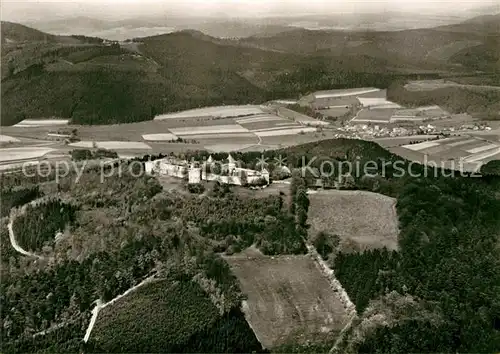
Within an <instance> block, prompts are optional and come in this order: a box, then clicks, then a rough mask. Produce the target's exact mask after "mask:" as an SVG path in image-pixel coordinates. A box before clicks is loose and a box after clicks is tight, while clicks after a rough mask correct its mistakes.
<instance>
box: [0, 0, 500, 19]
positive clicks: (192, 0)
mask: <svg viewBox="0 0 500 354" xmlns="http://www.w3.org/2000/svg"><path fill="white" fill-rule="evenodd" d="M482 5H484V6H491V5H496V6H498V9H499V12H500V0H418V1H414V0H145V1H141V0H101V1H97V0H64V1H60V0H43V1H38V0H6V1H2V3H1V17H2V19H3V20H10V21H33V20H50V19H56V18H64V17H69V16H89V17H94V18H99V19H117V18H132V17H139V16H157V15H161V14H166V13H176V14H178V15H184V16H207V15H221V14H225V15H227V16H235V17H254V16H274V15H284V14H289V15H297V14H310V13H314V14H327V13H342V12H350V13H352V12H354V13H355V12H365V13H366V12H379V11H388V10H391V11H409V12H412V11H418V12H429V13H449V12H450V11H454V12H460V11H462V10H466V9H470V8H474V7H478V6H482Z"/></svg>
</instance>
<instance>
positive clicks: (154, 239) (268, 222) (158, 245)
mask: <svg viewBox="0 0 500 354" xmlns="http://www.w3.org/2000/svg"><path fill="white" fill-rule="evenodd" d="M123 168H124V171H125V172H124V174H123V175H122V177H121V178H109V179H106V180H105V181H104V182H103V183H101V181H100V176H99V170H98V169H94V168H90V169H88V170H86V171H85V173H84V174H83V175H82V176H81V179H80V180H79V182H78V184H75V183H73V180H74V178H75V176H67V177H65V179H63V180H61V181H59V183H58V188H57V191H58V196H59V198H60V199H53V200H52V199H48V201H45V202H42V203H39V204H37V205H36V206H31V205H30V206H28V207H26V208H25V211H24V213H22V214H21V215H19V216H17V217H16V219H15V221H14V230H15V235H16V236H15V237H16V239H17V240H18V242H19V243H20V244H21V245H22V246H23V247H24V248H26V249H33V250H39V249H40V248H41V247H42V246H50V247H44V249H43V256H44V258H43V259H41V260H37V261H36V262H33V261H32V260H31V261H30V260H29V259H26V261H25V260H24V258H23V257H19V255H18V254H17V253H16V252H15V251H13V249H12V248H9V247H8V245H9V241H8V234H7V232H6V229H4V228H2V229H1V230H0V231H1V235H2V256H4V255H5V257H2V269H6V268H7V269H10V272H8V273H6V275H5V276H3V277H2V283H1V285H0V286H1V288H0V289H1V301H2V313H1V315H2V317H1V318H2V324H3V328H4V330H3V331H2V351H3V352H6V353H11V352H33V351H39V352H44V351H56V352H60V351H75V350H77V348H80V350H85V351H89V352H91V351H97V352H100V351H103V350H105V351H108V350H111V351H121V350H123V348H124V347H116V346H115V347H113V346H110V345H111V344H110V343H113V340H112V339H107V341H108V342H106V343H108V344H104V342H103V343H101V342H89V343H88V345H87V346H86V347H85V346H84V345H83V343H81V338H82V337H83V332H84V330H85V328H84V326H85V324H87V323H88V320H89V318H90V311H91V309H92V307H93V302H94V301H95V300H96V299H98V298H99V299H102V301H103V302H106V301H109V300H111V299H112V298H114V297H116V296H117V295H119V294H121V293H123V292H124V291H126V290H127V289H129V288H131V287H132V286H134V285H136V284H138V283H139V282H141V281H142V280H143V279H145V277H149V276H151V275H155V276H156V277H158V278H159V279H161V278H169V279H171V278H172V277H174V279H179V281H182V282H183V283H184V284H187V285H186V286H188V290H186V291H188V292H189V293H190V294H191V295H193V291H192V290H189V289H190V288H189V287H199V288H200V289H201V290H200V291H201V292H202V293H203V294H204V295H203V296H205V297H207V299H209V303H210V306H213V307H214V309H215V313H216V314H217V315H215V316H214V315H213V314H211V313H212V312H210V311H204V312H200V314H202V316H204V317H203V318H204V319H206V320H207V321H209V323H208V322H207V325H206V326H202V327H199V326H198V325H199V324H200V321H198V320H196V321H194V320H193V321H194V322H193V323H192V324H196V326H197V327H196V326H195V327H193V328H192V330H186V331H184V330H183V329H181V328H179V329H178V330H177V332H175V334H174V337H172V338H171V339H168V338H167V337H165V341H164V342H162V344H161V345H167V344H166V343H170V344H168V345H169V346H170V347H171V348H173V349H172V350H175V351H181V348H185V350H187V351H198V350H201V348H204V350H209V351H216V352H219V351H230V352H232V351H240V352H250V351H259V350H260V344H258V342H257V341H256V339H255V337H254V336H253V333H252V332H251V330H250V329H249V327H248V324H247V323H246V321H245V320H244V317H243V315H242V313H241V310H240V303H241V299H242V294H241V292H240V290H239V285H238V283H237V281H236V278H235V277H234V276H233V275H232V273H231V272H230V269H229V266H228V265H227V264H226V262H225V261H223V260H222V258H221V257H220V256H219V255H218V253H219V252H227V253H231V252H237V251H238V250H239V249H242V248H245V247H247V246H249V245H250V244H252V243H256V244H257V245H258V247H260V248H261V249H262V250H263V251H264V252H266V253H269V254H279V253H303V252H305V247H304V244H303V241H302V236H303V231H301V232H299V231H298V230H299V228H297V227H296V223H295V219H294V217H293V216H292V215H289V211H288V210H287V209H286V208H285V206H284V204H285V201H284V200H283V199H284V198H283V196H279V195H277V196H269V197H267V198H262V199H252V198H250V199H249V198H244V197H239V196H237V195H236V194H234V193H233V192H232V191H231V189H228V188H227V187H223V186H219V185H217V184H215V185H214V187H213V188H212V189H210V190H208V191H207V193H208V194H207V195H205V196H203V197H201V198H200V196H199V195H198V194H189V193H188V192H186V193H187V194H186V193H181V194H179V193H178V192H165V191H164V192H162V188H161V186H160V185H159V184H158V182H157V181H156V179H154V178H151V177H147V176H143V177H141V178H134V177H133V176H132V173H131V172H132V170H130V169H128V167H127V165H126V164H125V166H124V167H123ZM9 182H12V183H18V181H17V180H11V181H9ZM49 183H50V182H49ZM52 183H55V182H52ZM75 206H78V207H75ZM304 222H305V221H304ZM281 223H286V227H283V225H282V224H281ZM58 231H61V232H62V235H61V237H60V239H59V240H57V239H56V240H54V236H55V234H56V233H57V232H58ZM4 243H5V245H6V246H7V247H5V248H4V247H3V246H4ZM21 260H22V262H21ZM2 274H4V272H2ZM176 281H177V280H176ZM162 293H163V291H162ZM139 295H140V293H139ZM165 295H168V294H165ZM179 296H181V297H184V298H186V300H188V299H189V298H188V297H186V296H184V295H179V294H177V293H176V292H173V293H172V294H171V297H170V300H168V301H178V300H179ZM195 300H196V299H195ZM139 301H140V302H141V301H143V300H142V299H141V300H139ZM155 301H156V300H155ZM195 304H196V306H197V305H198V304H197V301H195ZM181 305H182V304H178V306H181ZM110 308H112V307H110ZM150 308H153V307H151V306H150ZM179 308H180V307H178V309H179ZM197 310H199V308H197ZM173 311H178V310H175V309H173ZM127 313H128V312H127ZM128 316H129V317H127V318H128V319H130V318H131V317H130V314H129V315H128ZM158 316H160V314H158ZM185 320H186V321H188V322H189V319H188V318H186V319H185ZM133 321H135V319H133ZM128 322H130V321H128ZM162 323H163V324H164V325H165V324H166V323H167V322H165V321H164V322H160V326H161V324H162ZM144 325H145V326H146V324H144ZM155 325H158V323H157V322H155ZM147 328H148V327H146V329H147ZM189 328H191V327H189ZM115 329H116V328H115ZM124 330H125V329H124ZM45 332H46V333H45ZM115 332H116V331H115ZM116 333H121V332H120V331H118V332H116ZM124 333H125V332H124ZM182 338H184V339H182ZM109 341H110V342H109ZM120 343H122V344H123V345H125V342H122V341H120ZM130 343H132V342H130ZM115 344H116V343H115ZM136 344H137V343H136ZM157 344H158V345H160V342H157ZM101 345H103V346H104V347H101ZM151 345H152V344H151ZM82 348H83V349H82ZM130 348H132V347H130ZM134 348H135V347H134ZM150 348H151V350H153V351H154V350H158V349H154V348H153V347H150ZM157 348H158V347H157ZM131 350H132V349H131Z"/></svg>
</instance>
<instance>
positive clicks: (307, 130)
mask: <svg viewBox="0 0 500 354" xmlns="http://www.w3.org/2000/svg"><path fill="white" fill-rule="evenodd" d="M315 131H316V128H313V127H303V128H294V129H281V130H271V131H265V132H254V133H255V135H257V136H259V137H265V136H280V135H296V134H300V133H312V132H315Z"/></svg>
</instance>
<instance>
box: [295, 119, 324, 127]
mask: <svg viewBox="0 0 500 354" xmlns="http://www.w3.org/2000/svg"><path fill="white" fill-rule="evenodd" d="M297 122H299V123H302V124H304V125H313V126H318V125H323V126H325V125H330V123H328V122H324V121H322V120H297Z"/></svg>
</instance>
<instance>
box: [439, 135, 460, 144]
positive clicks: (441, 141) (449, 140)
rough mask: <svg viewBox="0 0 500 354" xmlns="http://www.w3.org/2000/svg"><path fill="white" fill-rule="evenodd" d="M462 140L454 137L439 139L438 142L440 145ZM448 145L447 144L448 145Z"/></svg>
mask: <svg viewBox="0 0 500 354" xmlns="http://www.w3.org/2000/svg"><path fill="white" fill-rule="evenodd" d="M462 139H464V137H463V136H454V137H451V138H446V139H439V142H440V143H441V144H448V143H450V142H453V141H457V140H460V141H462ZM448 145H449V144H448Z"/></svg>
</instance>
